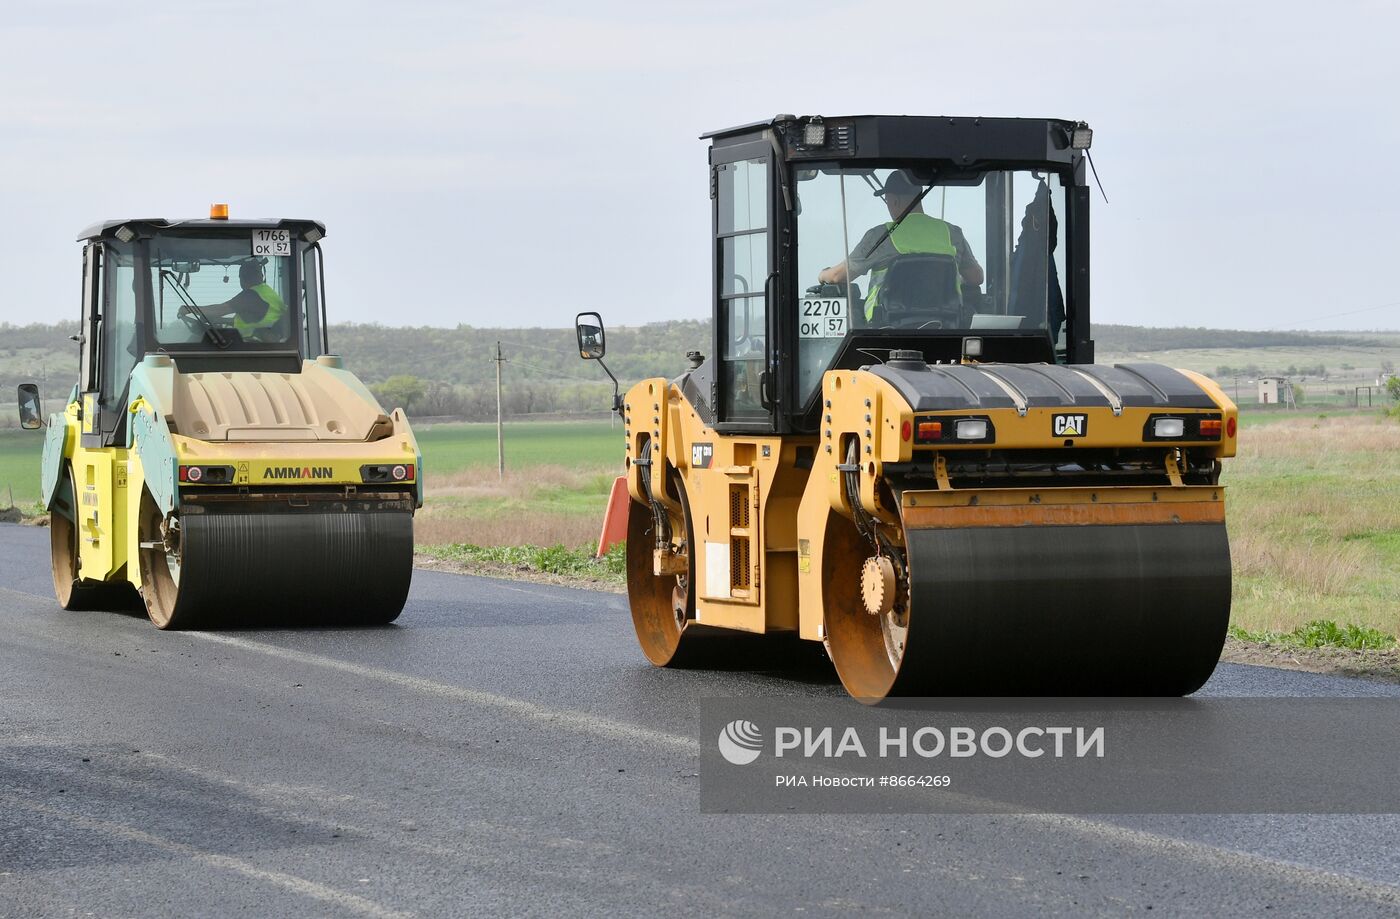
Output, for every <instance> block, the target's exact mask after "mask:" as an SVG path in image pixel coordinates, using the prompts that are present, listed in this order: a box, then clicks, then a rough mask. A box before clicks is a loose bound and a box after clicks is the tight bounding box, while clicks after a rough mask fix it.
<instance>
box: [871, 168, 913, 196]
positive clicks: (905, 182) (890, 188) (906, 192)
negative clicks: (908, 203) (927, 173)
mask: <svg viewBox="0 0 1400 919" xmlns="http://www.w3.org/2000/svg"><path fill="white" fill-rule="evenodd" d="M922 190H923V186H922V185H920V184H919V183H918V182H916V181H914V180H913V179H911V178H910V177H909V173H907V172H905V171H904V170H903V169H896V170H895V171H894V172H892V173H890V177H889V178H888V179H886V180H885V187H884V188H881V189H880V190H879V191H877V192H875V195H876V197H879V198H883V197H884V196H885V195H898V196H899V197H901V198H912V197H914V196H915V195H917V194H918V193H919V192H920V191H922Z"/></svg>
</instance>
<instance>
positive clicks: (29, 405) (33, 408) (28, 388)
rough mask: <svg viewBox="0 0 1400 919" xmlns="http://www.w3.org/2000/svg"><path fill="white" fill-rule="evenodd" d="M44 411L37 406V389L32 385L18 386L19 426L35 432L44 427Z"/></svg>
mask: <svg viewBox="0 0 1400 919" xmlns="http://www.w3.org/2000/svg"><path fill="white" fill-rule="evenodd" d="M43 415H44V410H43V408H42V407H41V406H40V405H39V387H37V386H35V385H34V384H33V383H21V384H19V426H20V427H22V428H24V429H25V430H26V431H37V430H39V428H42V427H43V426H44V417H43Z"/></svg>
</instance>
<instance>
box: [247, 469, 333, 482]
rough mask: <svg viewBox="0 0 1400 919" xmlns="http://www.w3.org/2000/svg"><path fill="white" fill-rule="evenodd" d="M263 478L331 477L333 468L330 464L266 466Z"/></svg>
mask: <svg viewBox="0 0 1400 919" xmlns="http://www.w3.org/2000/svg"><path fill="white" fill-rule="evenodd" d="M263 478H265V479H333V478H335V470H333V469H331V467H330V466H268V467H267V468H266V469H264V470H263Z"/></svg>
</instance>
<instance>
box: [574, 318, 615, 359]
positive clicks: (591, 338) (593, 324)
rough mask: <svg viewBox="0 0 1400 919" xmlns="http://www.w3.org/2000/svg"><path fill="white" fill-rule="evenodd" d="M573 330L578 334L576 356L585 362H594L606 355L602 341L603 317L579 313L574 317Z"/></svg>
mask: <svg viewBox="0 0 1400 919" xmlns="http://www.w3.org/2000/svg"><path fill="white" fill-rule="evenodd" d="M574 329H575V331H576V332H577V333H578V356H579V357H581V358H583V359H584V360H586V361H596V360H598V359H600V358H601V357H602V356H603V355H604V354H607V353H608V348H607V344H606V343H605V342H604V340H603V317H602V316H599V315H598V314H597V313H579V314H578V315H577V316H576V317H574Z"/></svg>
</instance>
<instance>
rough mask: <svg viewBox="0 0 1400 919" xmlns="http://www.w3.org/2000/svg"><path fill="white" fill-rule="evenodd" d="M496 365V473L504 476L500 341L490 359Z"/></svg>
mask: <svg viewBox="0 0 1400 919" xmlns="http://www.w3.org/2000/svg"><path fill="white" fill-rule="evenodd" d="M491 360H492V361H493V362H494V363H495V365H496V475H497V476H498V477H500V478H502V479H504V478H505V477H506V438H505V426H504V425H503V423H502V414H501V365H502V364H504V363H505V362H506V359H505V358H504V357H502V356H501V343H500V342H496V356H495V357H493V358H492V359H491Z"/></svg>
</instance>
